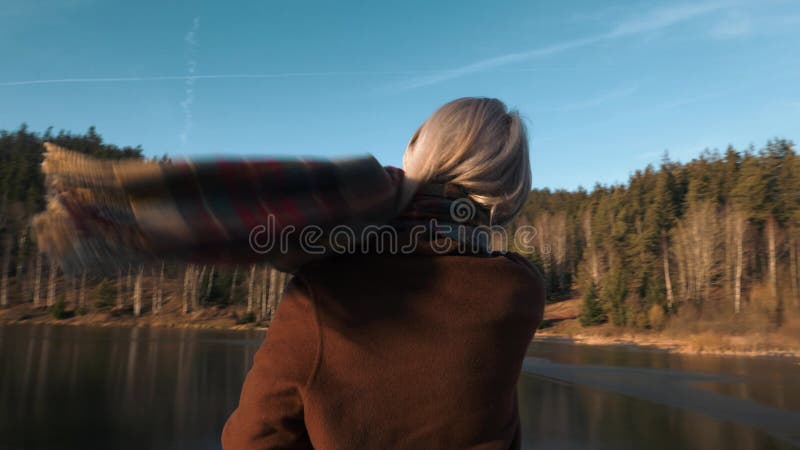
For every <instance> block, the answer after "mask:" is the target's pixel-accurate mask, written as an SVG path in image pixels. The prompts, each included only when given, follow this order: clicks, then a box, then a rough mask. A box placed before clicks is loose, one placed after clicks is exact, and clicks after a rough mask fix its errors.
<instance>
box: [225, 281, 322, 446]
mask: <svg viewBox="0 0 800 450" xmlns="http://www.w3.org/2000/svg"><path fill="white" fill-rule="evenodd" d="M319 347H320V346H319V328H318V323H317V320H316V313H315V310H314V304H313V301H312V299H311V295H310V293H309V291H308V290H307V289H306V288H305V286H304V285H303V284H302V283H301V282H300V281H298V279H297V278H295V279H293V280H292V282H291V283H290V284H289V286H288V287H287V289H286V292H285V293H284V295H283V298H282V299H281V302H280V304H279V306H278V309H277V312H276V315H275V318H274V319H273V320H272V322H271V323H270V326H269V330H268V331H267V336H266V337H265V338H264V341H263V342H262V344H261V346H260V347H259V349H258V351H257V352H256V355H255V358H254V361H253V367H252V368H251V369H250V372H248V374H247V377H246V378H245V381H244V386H243V387H242V393H241V396H240V399H239V406H238V407H237V408H236V410H235V411H234V412H233V414H231V416H230V418H228V421H227V423H226V424H225V427H224V429H223V431H222V447H223V449H224V450H250V449H260V450H266V449H277V448H281V449H300V448H303V449H306V448H308V449H310V448H312V446H311V442H310V440H309V436H308V432H307V431H306V426H305V422H304V420H303V399H302V392H303V389H304V388H305V386H306V385H307V384H308V382H309V381H310V380H311V378H312V376H313V372H314V370H316V364H317V358H318V352H319Z"/></svg>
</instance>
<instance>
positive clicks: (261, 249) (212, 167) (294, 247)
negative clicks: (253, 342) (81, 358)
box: [34, 143, 488, 273]
mask: <svg viewBox="0 0 800 450" xmlns="http://www.w3.org/2000/svg"><path fill="white" fill-rule="evenodd" d="M45 147H46V153H45V158H44V161H43V163H42V171H43V173H44V176H45V186H46V191H47V194H46V196H47V201H46V208H45V211H44V212H42V213H40V214H39V215H37V216H36V217H35V218H34V229H35V231H36V236H37V243H38V245H39V248H40V249H41V250H42V251H44V252H45V253H47V254H48V256H49V257H51V258H52V259H54V260H55V261H57V262H58V263H59V264H60V265H61V267H62V269H63V270H65V271H66V272H68V273H70V272H72V273H74V272H76V271H79V270H83V269H91V270H97V271H101V272H105V271H110V269H112V268H115V267H118V266H120V265H127V264H129V263H138V262H148V261H154V260H175V261H183V262H215V263H232V264H239V263H256V262H258V263H267V264H271V265H273V266H275V267H277V268H279V269H281V270H284V271H294V270H296V269H297V268H299V267H300V266H301V265H303V264H305V263H307V262H309V261H312V260H315V259H319V258H324V257H326V256H329V255H331V254H332V253H342V252H343V251H344V252H351V251H358V250H359V249H358V248H356V247H357V245H358V244H360V243H364V242H365V241H370V240H374V239H376V238H381V236H382V235H381V234H380V233H384V232H385V231H386V230H387V229H386V228H385V227H386V226H388V227H389V230H391V231H392V232H396V233H398V235H399V236H400V241H401V242H405V243H408V237H409V233H411V232H412V231H414V232H415V233H416V235H417V236H418V237H420V238H421V239H422V240H424V241H426V242H431V241H437V240H441V239H444V240H450V241H452V242H458V241H462V242H465V243H467V241H469V242H468V243H469V251H470V252H472V253H476V252H486V251H488V244H487V242H486V239H482V238H479V239H473V238H472V235H471V233H472V231H473V230H474V228H475V227H477V226H480V225H483V224H485V223H486V222H487V220H486V219H487V215H486V214H485V211H484V210H482V209H481V208H476V207H475V206H474V204H472V203H469V202H468V200H467V193H466V192H465V191H464V190H463V189H462V188H460V187H459V186H456V185H453V184H424V185H421V186H416V185H415V184H414V183H413V182H412V181H410V180H408V179H406V177H405V176H404V173H403V171H402V170H401V169H397V168H393V167H383V166H381V165H380V164H379V163H378V161H377V160H376V159H375V158H373V157H372V156H365V157H359V158H351V159H341V160H330V161H328V160H307V159H299V158H297V159H255V160H232V159H223V160H199V161H180V162H177V163H157V162H147V161H141V160H122V161H110V160H98V159H94V158H91V157H88V156H85V155H82V154H80V153H77V152H73V151H70V150H67V149H64V148H61V147H58V146H55V145H53V144H50V143H46V144H45ZM465 213H466V214H465ZM378 227H380V228H378ZM378 231H380V233H378ZM365 236H366V237H365ZM342 237H344V238H346V239H345V241H347V242H342ZM312 241H313V242H312ZM374 248H375V247H374V246H373V251H374ZM462 249H463V247H462ZM389 250H391V249H389Z"/></svg>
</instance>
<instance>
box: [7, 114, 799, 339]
mask: <svg viewBox="0 0 800 450" xmlns="http://www.w3.org/2000/svg"><path fill="white" fill-rule="evenodd" d="M45 141H50V142H53V143H55V144H57V145H60V146H63V147H66V148H70V149H72V150H75V151H79V152H82V153H86V154H89V155H92V156H94V157H98V158H114V159H122V158H143V157H144V156H143V151H142V149H141V148H139V147H136V148H132V147H117V146H115V145H112V144H108V143H105V142H104V141H103V139H102V138H101V136H100V135H99V134H98V133H97V132H96V130H95V129H94V128H90V129H89V130H88V131H87V132H86V133H84V134H72V133H68V132H64V131H62V132H59V133H57V134H55V133H53V131H52V130H47V131H45V132H44V133H37V132H32V131H30V130H28V129H27V127H26V126H24V125H23V126H21V127H20V128H19V129H17V130H15V131H0V308H6V307H10V306H13V305H19V304H29V305H32V306H33V307H35V308H37V309H47V310H49V311H50V312H51V314H52V315H53V317H67V316H69V315H84V314H89V313H92V312H96V311H116V312H118V313H120V314H121V313H124V314H130V315H132V316H140V315H143V314H150V315H157V314H160V313H161V312H162V310H164V308H167V309H170V308H171V310H173V311H177V313H178V314H190V313H192V312H195V311H200V310H204V309H215V310H224V309H226V308H228V307H234V308H232V309H231V310H232V311H236V312H234V313H233V314H236V320H237V322H239V323H250V322H264V321H267V320H268V319H269V317H270V315H271V314H272V312H273V311H274V309H275V307H276V306H277V302H278V300H279V297H280V294H281V291H282V288H283V286H285V284H286V282H287V275H286V274H282V273H280V272H278V271H276V270H273V269H271V268H269V267H266V266H263V265H253V266H249V267H215V266H213V265H186V266H182V265H176V264H168V263H161V264H157V265H151V266H138V267H121V268H119V269H118V270H117V276H116V277H114V278H112V279H109V278H99V277H96V276H94V275H93V274H92V273H83V274H81V275H80V276H78V277H65V276H63V274H62V273H61V272H60V270H59V268H58V266H57V265H56V264H54V263H52V262H51V261H48V260H47V259H46V258H45V257H44V255H42V254H40V253H39V252H38V251H37V250H36V243H35V236H34V235H32V233H31V227H30V219H31V217H32V216H33V214H35V213H36V212H38V211H39V210H41V208H42V207H43V205H44V192H43V183H42V174H41V170H40V163H41V160H42V155H43V151H44V148H43V145H42V144H43V142H45ZM533 151H534V152H535V149H534V150H533ZM161 160H162V161H168V157H167V156H166V155H165V156H163V157H162V158H161ZM520 225H533V226H534V227H535V228H536V230H537V234H536V243H537V245H536V246H535V248H536V251H534V253H533V254H530V255H528V257H529V258H530V259H531V261H533V262H534V264H536V265H537V266H538V267H539V268H540V270H541V272H542V273H543V274H544V276H545V277H546V281H547V286H548V297H549V298H548V300H549V302H551V303H554V302H560V301H563V300H569V299H580V301H579V305H580V308H579V313H578V318H579V322H580V324H581V326H583V327H592V326H596V325H601V324H604V326H612V327H615V328H620V329H659V328H661V327H664V326H665V325H666V324H669V323H675V322H681V323H684V324H688V325H692V324H696V325H697V326H702V325H703V324H708V323H724V324H728V325H730V328H728V329H730V330H733V331H736V330H740V329H741V330H746V329H753V328H757V327H758V328H763V327H769V328H770V329H778V328H781V327H784V326H786V325H787V324H790V323H794V324H796V323H797V322H798V318H800V263H799V261H798V260H799V259H800V157H798V155H797V151H796V149H795V146H794V144H793V143H792V142H790V141H788V140H783V139H774V140H771V141H769V142H767V143H766V144H765V145H764V147H763V148H755V147H750V148H747V149H742V150H737V149H734V148H732V147H728V148H727V149H725V151H718V150H705V151H704V152H703V153H702V154H700V155H699V156H698V157H697V158H695V159H693V160H691V161H688V162H678V161H672V160H670V159H669V157H668V155H667V154H666V153H665V154H664V156H663V158H662V161H661V163H660V164H659V165H658V166H657V167H654V166H647V167H645V168H644V169H641V170H637V171H636V172H635V173H633V174H631V176H630V178H629V180H628V181H627V182H626V183H621V184H615V185H601V184H597V185H595V186H594V187H593V188H592V189H591V190H586V189H583V188H579V189H577V190H575V191H566V190H555V191H553V190H550V189H535V190H533V191H532V192H531V193H530V197H529V201H528V203H527V205H526V207H525V209H524V210H523V212H522V214H521V215H520V216H519V217H518V218H517V219H516V220H515V222H514V223H513V224H511V227H512V228H513V227H518V226H520ZM795 326H796V325H795Z"/></svg>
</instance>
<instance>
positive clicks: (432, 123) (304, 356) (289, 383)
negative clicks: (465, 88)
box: [222, 98, 545, 450]
mask: <svg viewBox="0 0 800 450" xmlns="http://www.w3.org/2000/svg"><path fill="white" fill-rule="evenodd" d="M526 139H527V138H526V135H525V129H524V126H523V124H522V122H521V120H520V117H519V116H518V115H517V114H516V113H513V112H512V113H509V112H508V111H507V110H506V107H505V105H503V103H502V102H500V101H499V100H496V99H485V98H462V99H458V100H455V101H453V102H450V103H448V104H446V105H444V106H443V107H442V108H440V109H439V110H438V111H436V112H435V113H434V114H433V115H432V116H431V117H430V118H429V119H428V120H427V121H426V122H425V123H424V124H423V125H422V126H421V127H420V128H419V130H418V131H417V132H416V133H415V134H414V137H413V138H412V139H411V141H410V142H409V144H408V147H407V149H406V152H405V155H404V158H403V168H404V171H405V177H406V179H407V180H413V182H412V183H408V182H407V183H405V184H404V186H405V189H404V192H401V193H400V194H399V195H400V196H403V197H411V196H412V195H413V199H412V200H411V202H410V204H409V206H408V207H407V208H406V209H405V210H404V213H403V214H401V215H400V216H399V218H398V219H396V220H395V221H393V222H392V224H393V225H395V229H396V230H400V232H401V233H405V234H403V237H405V240H404V242H406V243H409V242H411V241H412V240H413V239H410V238H409V237H410V236H411V235H410V234H408V230H409V229H410V227H409V226H408V225H409V224H410V223H422V222H424V219H441V218H442V217H441V214H440V213H441V211H442V210H443V209H442V208H443V207H446V206H448V205H449V206H451V207H450V208H449V211H454V208H452V206H453V205H454V202H462V204H463V200H464V198H460V197H466V198H468V199H469V201H470V202H471V204H472V205H475V206H476V207H475V210H474V213H475V214H474V215H471V217H470V218H469V220H468V221H465V220H464V218H463V217H459V218H457V219H456V220H451V221H450V222H452V224H453V225H456V226H459V225H461V226H467V227H472V228H468V229H469V230H474V229H475V227H478V226H480V225H489V224H492V225H494V224H503V223H507V222H509V221H511V220H512V219H513V218H514V217H515V215H516V214H517V213H518V212H519V211H520V209H521V208H522V206H523V204H524V203H525V200H526V198H527V194H528V192H529V190H530V167H529V162H528V145H527V141H526ZM405 201H406V200H402V202H405ZM451 219H455V218H451ZM429 223H434V222H432V221H429ZM443 225H446V224H443V223H442V222H438V223H434V225H432V226H431V225H428V226H427V227H428V228H427V229H431V227H433V228H437V230H439V231H441V230H442V227H443ZM448 230H450V229H448ZM450 231H451V230H450ZM448 233H449V231H448V232H444V233H438V234H437V233H434V235H433V238H429V239H426V240H420V241H418V242H414V244H415V245H414V246H413V250H412V251H406V252H398V251H382V252H379V251H375V247H374V246H373V248H372V249H371V250H370V249H368V250H365V251H362V252H357V253H356V254H347V255H339V256H335V257H327V258H323V259H320V260H317V261H315V262H311V263H308V264H305V265H303V266H302V267H301V268H300V269H299V270H298V271H297V272H296V273H295V276H294V279H293V281H292V282H291V284H290V285H289V287H288V288H287V290H286V292H285V293H284V295H283V299H282V301H281V303H280V306H279V307H278V310H277V314H276V316H275V318H274V319H273V321H272V322H271V324H270V328H269V332H268V333H267V336H266V338H265V339H264V342H263V344H262V345H261V347H260V348H259V350H258V352H257V353H256V355H255V360H254V364H253V367H252V369H251V370H250V372H249V373H248V375H247V378H246V380H245V382H244V386H243V388H242V393H241V399H240V402H239V406H238V408H237V409H236V410H235V411H234V412H233V414H232V415H231V416H230V418H229V420H228V422H227V424H226V425H225V428H224V431H223V434H222V444H223V448H224V449H226V450H244V449H273V448H281V449H287V448H316V449H440V448H447V449H484V450H489V449H509V448H519V447H520V423H519V415H518V408H517V394H516V383H517V379H518V377H519V373H520V369H521V365H522V360H523V357H524V355H525V352H526V349H527V347H528V344H529V343H530V341H531V339H532V337H533V335H534V331H535V329H536V327H537V325H538V324H539V322H540V320H541V318H542V312H543V305H544V299H545V293H544V287H543V282H542V280H541V277H540V276H539V275H538V273H537V271H536V270H535V269H534V268H533V266H531V265H530V264H529V263H527V262H526V260H525V259H523V258H522V257H520V256H518V255H516V254H513V253H499V252H494V253H492V252H488V251H485V250H486V249H485V248H483V247H481V245H480V243H479V240H477V239H469V238H467V239H465V238H464V234H452V233H449V234H448ZM443 243H444V245H442V244H443ZM459 244H467V245H459Z"/></svg>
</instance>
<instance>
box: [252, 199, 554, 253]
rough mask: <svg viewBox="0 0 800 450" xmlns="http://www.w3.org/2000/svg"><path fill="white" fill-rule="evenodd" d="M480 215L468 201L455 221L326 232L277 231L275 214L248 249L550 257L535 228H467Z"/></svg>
mask: <svg viewBox="0 0 800 450" xmlns="http://www.w3.org/2000/svg"><path fill="white" fill-rule="evenodd" d="M476 212H477V209H476V206H475V204H474V203H473V202H472V201H471V200H469V199H466V198H461V199H457V200H454V201H453V202H452V203H451V205H450V219H451V221H440V220H438V219H436V218H431V219H427V220H423V221H419V222H418V223H415V224H414V225H413V226H411V227H410V228H409V227H408V226H405V225H404V226H397V225H394V224H392V223H387V224H380V225H379V224H371V225H362V226H352V225H337V226H334V227H332V228H330V229H327V230H325V229H323V228H322V227H320V226H318V225H305V226H302V227H297V226H295V225H286V226H279V225H278V223H277V219H276V217H275V216H274V215H272V214H270V215H269V216H268V217H267V220H266V223H264V224H259V225H257V226H255V227H253V228H252V229H251V230H250V234H249V244H250V248H251V249H252V251H254V252H256V253H258V254H262V255H263V254H267V253H274V252H276V251H277V252H279V253H282V254H287V253H290V252H298V251H299V252H303V253H306V254H308V255H323V254H329V253H333V254H337V255H345V254H358V253H377V254H412V253H415V252H416V251H417V250H418V249H419V248H420V247H421V246H424V247H425V248H426V249H428V250H430V251H432V252H433V253H436V254H447V253H460V254H477V253H485V252H488V251H492V252H499V253H506V252H509V251H515V252H517V253H520V254H533V253H537V252H538V253H549V251H550V248H549V245H547V244H544V243H542V244H541V248H537V246H536V242H537V237H538V233H537V230H536V228H535V227H533V226H531V225H522V226H519V227H517V228H516V229H515V230H514V232H513V233H510V232H509V230H508V229H506V228H505V227H502V226H499V225H469V224H468V222H470V221H471V220H472V219H473V218H474V217H475V214H476Z"/></svg>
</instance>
